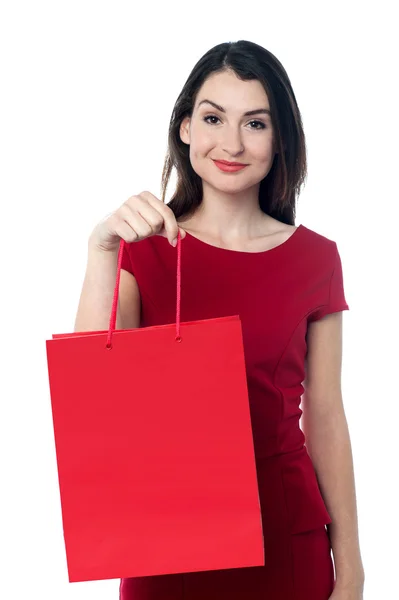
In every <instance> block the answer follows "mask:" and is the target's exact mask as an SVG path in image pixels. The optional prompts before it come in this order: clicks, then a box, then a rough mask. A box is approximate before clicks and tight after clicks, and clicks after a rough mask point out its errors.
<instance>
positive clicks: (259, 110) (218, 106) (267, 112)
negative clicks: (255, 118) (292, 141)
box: [198, 100, 271, 117]
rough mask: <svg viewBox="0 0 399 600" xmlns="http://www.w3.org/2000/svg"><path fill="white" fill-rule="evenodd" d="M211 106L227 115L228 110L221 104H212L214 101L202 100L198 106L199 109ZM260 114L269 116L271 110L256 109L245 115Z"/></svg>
mask: <svg viewBox="0 0 399 600" xmlns="http://www.w3.org/2000/svg"><path fill="white" fill-rule="evenodd" d="M204 103H207V104H211V105H212V106H213V107H214V108H216V109H217V110H220V112H223V113H225V112H226V110H225V109H224V108H223V106H220V105H219V104H216V102H212V100H201V102H200V103H199V104H198V108H199V107H200V106H201V104H204ZM258 114H264V115H269V116H271V114H270V110H269V109H268V108H256V109H255V110H247V112H245V113H244V117H249V116H251V115H258Z"/></svg>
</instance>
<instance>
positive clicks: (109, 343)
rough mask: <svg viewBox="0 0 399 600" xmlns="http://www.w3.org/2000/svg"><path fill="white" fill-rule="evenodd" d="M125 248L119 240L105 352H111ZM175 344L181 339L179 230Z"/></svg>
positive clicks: (179, 240)
mask: <svg viewBox="0 0 399 600" xmlns="http://www.w3.org/2000/svg"><path fill="white" fill-rule="evenodd" d="M124 247H125V240H124V239H122V238H121V241H120V245H119V253H118V267H117V271H116V283H115V290H114V299H113V302H112V310H111V318H110V322H109V329H108V337H107V344H106V348H107V350H112V334H113V333H114V331H115V324H116V312H117V307H118V297H119V281H120V277H121V265H122V256H123V249H124ZM176 300H177V301H176V337H175V341H176V342H181V341H182V338H181V335H180V301H181V236H180V230H179V232H178V234H177V293H176Z"/></svg>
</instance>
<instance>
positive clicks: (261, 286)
mask: <svg viewBox="0 0 399 600" xmlns="http://www.w3.org/2000/svg"><path fill="white" fill-rule="evenodd" d="M232 163H233V164H232ZM173 166H174V167H175V168H176V169H177V175H178V182H177V187H176V190H175V192H174V194H173V197H172V199H171V201H170V203H169V204H168V205H167V204H166V203H165V192H166V188H167V185H168V181H169V178H170V174H171V170H172V168H173ZM305 176H306V148H305V137H304V132H303V129H302V121H301V115H300V111H299V109H298V106H297V102H296V99H295V95H294V92H293V90H292V87H291V83H290V80H289V78H288V76H287V73H286V71H285V70H284V68H283V66H282V65H281V63H280V62H279V61H278V60H277V58H276V57H275V56H273V55H272V54H271V53H270V52H268V51H267V50H265V49H264V48H262V47H260V46H258V45H257V44H254V43H251V42H249V41H238V42H232V43H223V44H220V45H218V46H215V47H214V48H212V49H211V50H209V51H208V52H207V53H206V54H205V55H204V56H203V57H202V58H201V59H200V60H199V61H198V63H197V64H196V65H195V67H194V68H193V70H192V72H191V74H190V75H189V77H188V79H187V81H186V83H185V85H184V87H183V90H182V91H181V93H180V95H179V97H178V99H177V101H176V104H175V107H174V110H173V114H172V117H171V122H170V130H169V152H168V155H167V158H166V162H165V167H164V172H163V177H162V199H159V198H157V197H155V196H154V195H153V194H151V193H150V192H148V191H146V192H142V193H140V194H138V195H135V196H132V197H131V198H129V199H128V200H127V201H126V202H125V203H124V204H123V205H122V206H121V207H120V208H119V209H118V210H117V211H116V212H114V213H113V214H112V215H111V216H110V217H108V218H107V219H106V220H105V221H103V222H101V223H99V224H98V225H97V226H96V227H95V229H94V230H93V232H92V233H91V235H90V238H89V258H88V266H87V273H86V277H85V282H84V286H83V290H82V296H81V300H80V304H79V310H78V314H77V318H76V324H75V329H76V330H79V331H83V330H87V329H89V330H90V329H92V330H93V329H101V328H103V329H106V328H107V326H108V318H109V313H110V306H111V303H112V296H113V290H114V284H115V276H116V267H117V255H118V248H119V243H120V239H121V238H123V239H124V240H125V241H126V242H127V244H126V246H125V253H124V255H123V263H122V269H123V270H122V271H121V280H120V301H119V306H118V319H117V325H116V326H117V328H118V329H130V328H134V327H149V326H153V325H162V324H167V323H174V321H175V303H176V297H175V293H176V290H175V274H176V248H175V246H176V242H177V237H178V234H179V233H180V235H181V240H182V241H181V243H182V256H183V259H182V281H183V282H184V285H183V287H182V314H181V320H182V321H191V320H197V319H208V318H213V317H222V316H227V315H235V314H239V315H240V317H241V322H242V327H243V336H244V348H245V359H246V368H247V377H248V391H249V399H250V408H251V417H252V423H253V436H254V444H255V456H256V463H257V473H258V482H259V494H260V503H261V512H262V519H263V529H264V545H265V565H264V566H262V567H256V568H245V569H232V570H220V571H207V572H198V573H185V574H178V575H175V574H174V575H162V576H157V577H140V578H128V579H123V580H122V581H121V584H120V599H121V600H180V599H181V600H183V599H184V600H222V599H224V598H225V599H226V600H327V599H330V600H361V598H362V590H363V581H364V573H363V567H362V561H361V556H360V550H359V542H358V530H357V514H356V498H355V489H354V478H353V465H352V456H351V446H350V440H349V434H348V429H347V423H346V419H345V413H344V408H343V401H342V395H341V360H342V311H343V310H347V309H348V308H349V307H348V304H347V303H346V300H345V296H344V289H343V274H342V267H341V261H340V255H339V252H338V249H337V245H336V243H335V242H334V241H332V240H330V239H328V238H326V237H323V236H322V235H320V234H318V233H316V232H315V231H312V230H311V229H309V228H307V227H305V226H304V225H299V226H295V202H296V198H297V196H298V194H299V191H300V187H301V185H302V184H303V182H304V180H305ZM168 242H169V243H168ZM99 299H101V301H100V300H99ZM99 302H101V304H99ZM301 401H302V405H301V406H302V408H303V419H302V420H303V430H302V429H301V428H300V426H299V419H300V417H301V415H302V410H301V408H300V404H301ZM305 436H306V437H305ZM305 441H306V445H305ZM331 551H332V553H333V557H332V555H331ZM332 558H334V563H333V560H332ZM334 565H335V573H334Z"/></svg>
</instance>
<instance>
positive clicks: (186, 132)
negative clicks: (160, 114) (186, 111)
mask: <svg viewBox="0 0 399 600" xmlns="http://www.w3.org/2000/svg"><path fill="white" fill-rule="evenodd" d="M180 139H181V141H182V142H183V143H184V144H188V145H190V117H185V118H184V119H183V121H182V122H181V124H180Z"/></svg>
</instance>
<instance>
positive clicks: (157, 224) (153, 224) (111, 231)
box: [89, 192, 186, 252]
mask: <svg viewBox="0 0 399 600" xmlns="http://www.w3.org/2000/svg"><path fill="white" fill-rule="evenodd" d="M179 230H180V235H181V239H183V238H184V237H185V235H186V232H185V231H184V229H181V228H180V227H179V226H178V224H177V221H176V218H175V215H174V213H173V211H172V210H171V209H170V208H169V206H168V205H167V204H165V203H164V202H162V200H159V198H156V197H155V196H154V195H153V194H151V193H150V192H141V194H138V195H137V196H131V197H130V198H129V199H128V200H126V202H124V203H123V204H122V206H120V207H119V208H118V210H116V211H115V212H113V213H112V214H111V215H110V216H109V217H107V218H106V219H105V220H103V221H101V222H100V223H98V225H96V227H95V228H94V230H93V231H92V233H91V235H90V238H89V245H90V246H92V247H95V248H96V249H99V250H102V251H107V252H108V251H110V252H114V251H115V250H117V249H118V248H119V244H120V240H121V238H122V239H123V240H125V242H127V243H131V242H139V241H141V240H144V239H145V238H147V237H151V236H152V235H160V236H162V237H165V238H167V239H168V240H169V243H170V244H171V245H172V246H176V244H177V235H178V232H179Z"/></svg>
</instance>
